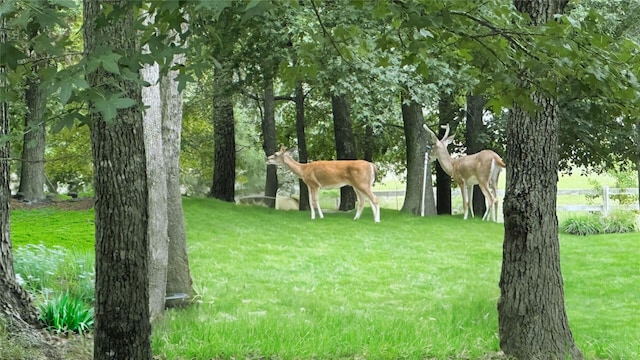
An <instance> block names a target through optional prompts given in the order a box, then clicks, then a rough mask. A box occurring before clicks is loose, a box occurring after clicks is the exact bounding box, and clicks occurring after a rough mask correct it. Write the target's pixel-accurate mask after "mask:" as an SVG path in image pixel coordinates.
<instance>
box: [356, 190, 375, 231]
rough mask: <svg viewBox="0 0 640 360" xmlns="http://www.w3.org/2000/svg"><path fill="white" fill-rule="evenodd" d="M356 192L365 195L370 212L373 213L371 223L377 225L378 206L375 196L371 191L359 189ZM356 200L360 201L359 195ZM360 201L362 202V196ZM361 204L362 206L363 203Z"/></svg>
mask: <svg viewBox="0 0 640 360" xmlns="http://www.w3.org/2000/svg"><path fill="white" fill-rule="evenodd" d="M356 192H358V193H362V194H364V195H366V197H367V199H368V200H369V205H371V210H372V211H373V221H375V222H377V223H379V222H380V205H379V204H378V198H377V197H376V195H375V194H374V193H373V191H371V189H360V190H358V191H356ZM358 200H360V195H358ZM362 200H364V196H363V197H362ZM362 204H363V206H364V201H363V202H362Z"/></svg>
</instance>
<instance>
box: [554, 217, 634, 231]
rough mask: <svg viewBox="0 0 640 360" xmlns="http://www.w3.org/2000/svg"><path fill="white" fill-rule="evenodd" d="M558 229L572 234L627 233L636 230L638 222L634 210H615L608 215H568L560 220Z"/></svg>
mask: <svg viewBox="0 0 640 360" xmlns="http://www.w3.org/2000/svg"><path fill="white" fill-rule="evenodd" d="M560 231H562V232H564V233H567V234H573V235H594V234H611V233H627V232H634V231H638V224H637V220H636V214H635V213H634V212H631V211H617V212H612V213H611V214H609V215H608V216H602V215H600V214H589V215H581V216H573V217H570V218H569V219H567V220H565V221H563V222H562V224H561V225H560Z"/></svg>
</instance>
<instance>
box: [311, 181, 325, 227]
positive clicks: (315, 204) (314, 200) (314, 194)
mask: <svg viewBox="0 0 640 360" xmlns="http://www.w3.org/2000/svg"><path fill="white" fill-rule="evenodd" d="M318 193H319V189H318V188H311V187H309V200H310V201H309V202H310V203H311V219H312V220H313V219H315V218H316V212H315V208H317V209H318V216H319V217H320V219H322V218H324V215H323V214H322V209H321V208H320V201H319V199H318V197H319V196H318Z"/></svg>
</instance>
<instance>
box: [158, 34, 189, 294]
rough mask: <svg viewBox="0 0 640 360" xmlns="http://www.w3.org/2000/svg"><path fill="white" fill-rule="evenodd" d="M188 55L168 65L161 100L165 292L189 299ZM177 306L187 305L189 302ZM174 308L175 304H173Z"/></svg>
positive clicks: (177, 41)
mask: <svg viewBox="0 0 640 360" xmlns="http://www.w3.org/2000/svg"><path fill="white" fill-rule="evenodd" d="M187 29H188V25H187V23H186V22H182V23H181V25H180V30H181V33H179V34H178V33H177V32H174V33H173V35H174V36H176V37H175V38H174V39H173V40H172V41H171V43H172V44H173V45H176V47H178V48H186V47H187V40H186V38H183V37H184V36H185V33H186V32H187ZM185 63H186V55H185V54H181V53H177V54H174V55H173V57H172V59H171V61H170V62H169V71H168V72H167V74H166V75H165V76H162V77H161V79H160V98H161V99H162V101H161V102H162V143H163V152H164V164H165V169H166V173H167V178H166V179H167V235H168V237H169V258H168V260H167V286H166V293H167V294H169V295H173V294H185V295H186V296H187V297H188V298H189V299H192V298H193V296H194V295H195V292H194V290H193V280H192V278H191V271H190V269H189V254H188V253H187V234H186V231H185V224H184V211H183V209H182V192H181V184H180V139H181V129H182V113H183V111H182V108H183V100H182V97H183V93H182V91H181V90H180V87H179V81H178V76H179V75H181V73H180V71H179V70H177V69H176V68H178V69H184V65H185ZM175 304H176V305H180V304H188V302H184V303H179V302H176V303H175ZM171 305H174V303H172V304H171Z"/></svg>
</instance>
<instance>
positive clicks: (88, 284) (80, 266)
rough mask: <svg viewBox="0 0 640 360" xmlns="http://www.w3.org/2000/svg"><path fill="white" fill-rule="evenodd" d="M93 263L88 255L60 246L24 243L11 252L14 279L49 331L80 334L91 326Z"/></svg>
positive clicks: (91, 256)
mask: <svg viewBox="0 0 640 360" xmlns="http://www.w3.org/2000/svg"><path fill="white" fill-rule="evenodd" d="M94 261H95V260H94V258H93V254H92V253H79V252H74V251H69V250H67V249H65V248H63V247H61V246H53V247H50V248H49V247H46V246H45V245H43V244H39V245H34V244H27V245H24V246H22V247H20V248H17V249H16V250H15V253H14V268H15V272H16V277H17V278H18V279H21V280H20V281H22V285H23V287H24V288H25V289H26V290H27V291H29V292H30V293H31V294H32V295H33V297H34V299H35V300H34V301H35V303H36V306H37V307H38V309H39V310H40V318H41V320H42V321H43V322H44V323H45V325H46V326H47V328H48V329H49V330H52V331H54V332H58V333H66V332H78V333H83V332H85V331H87V330H89V329H90V328H91V327H92V326H93V309H92V307H93V303H94V300H95V291H94V282H95V271H94ZM56 294H62V295H56Z"/></svg>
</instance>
